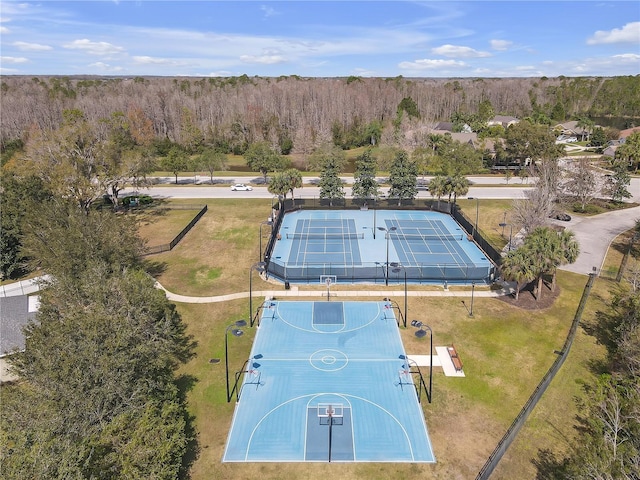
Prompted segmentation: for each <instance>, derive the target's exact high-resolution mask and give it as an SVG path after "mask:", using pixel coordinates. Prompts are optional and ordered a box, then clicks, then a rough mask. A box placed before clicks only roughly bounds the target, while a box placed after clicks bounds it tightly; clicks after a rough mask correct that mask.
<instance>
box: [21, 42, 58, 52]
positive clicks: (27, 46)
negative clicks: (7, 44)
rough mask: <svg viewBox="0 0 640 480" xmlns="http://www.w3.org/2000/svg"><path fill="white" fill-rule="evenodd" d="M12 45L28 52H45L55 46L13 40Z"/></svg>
mask: <svg viewBox="0 0 640 480" xmlns="http://www.w3.org/2000/svg"><path fill="white" fill-rule="evenodd" d="M12 45H13V46H14V47H16V48H17V49H18V50H22V51H27V52H43V51H45V50H53V47H50V46H49V45H41V44H39V43H28V42H13V44H12Z"/></svg>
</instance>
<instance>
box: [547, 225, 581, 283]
mask: <svg viewBox="0 0 640 480" xmlns="http://www.w3.org/2000/svg"><path fill="white" fill-rule="evenodd" d="M575 237H576V236H575V234H574V233H573V232H572V231H570V230H563V231H562V232H560V233H559V234H558V243H557V245H555V246H556V248H554V252H555V253H556V255H555V258H554V259H553V266H552V273H553V279H552V281H551V290H552V291H554V290H555V289H556V273H557V270H558V267H559V266H560V265H567V264H568V263H574V262H575V261H576V260H577V259H578V255H579V254H580V245H579V244H578V242H577V241H576V238H575Z"/></svg>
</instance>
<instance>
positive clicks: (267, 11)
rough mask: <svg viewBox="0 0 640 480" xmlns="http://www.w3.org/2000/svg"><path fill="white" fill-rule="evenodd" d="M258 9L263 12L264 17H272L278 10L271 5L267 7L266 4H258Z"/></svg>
mask: <svg viewBox="0 0 640 480" xmlns="http://www.w3.org/2000/svg"><path fill="white" fill-rule="evenodd" d="M260 10H262V13H264V16H265V17H267V18H268V17H273V16H274V15H278V12H277V11H276V10H275V8H273V7H269V6H267V5H260Z"/></svg>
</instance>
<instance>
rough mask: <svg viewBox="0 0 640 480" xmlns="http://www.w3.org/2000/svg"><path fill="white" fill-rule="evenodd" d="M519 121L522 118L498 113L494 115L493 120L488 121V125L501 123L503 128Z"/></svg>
mask: <svg viewBox="0 0 640 480" xmlns="http://www.w3.org/2000/svg"><path fill="white" fill-rule="evenodd" d="M519 122H520V120H519V119H517V118H516V117H511V116H508V115H496V116H495V117H493V118H492V119H491V120H489V121H488V122H487V126H489V127H492V126H494V125H500V126H502V127H503V128H507V127H509V126H511V125H515V124H516V123H519Z"/></svg>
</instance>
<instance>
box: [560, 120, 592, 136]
mask: <svg viewBox="0 0 640 480" xmlns="http://www.w3.org/2000/svg"><path fill="white" fill-rule="evenodd" d="M578 123H580V122H578V121H577V120H572V121H570V122H565V123H559V124H557V125H556V126H554V127H553V130H554V131H556V132H558V134H559V135H562V136H564V137H565V138H566V137H576V138H578V139H580V140H584V139H587V138H589V135H590V132H589V131H588V130H586V129H585V128H582V127H578Z"/></svg>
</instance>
